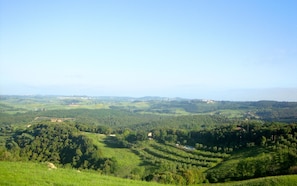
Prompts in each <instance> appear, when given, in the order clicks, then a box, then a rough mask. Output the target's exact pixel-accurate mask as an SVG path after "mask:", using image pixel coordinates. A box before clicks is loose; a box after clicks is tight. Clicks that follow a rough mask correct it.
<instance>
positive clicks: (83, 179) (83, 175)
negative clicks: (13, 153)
mask: <svg viewBox="0 0 297 186" xmlns="http://www.w3.org/2000/svg"><path fill="white" fill-rule="evenodd" d="M0 173H1V174H0V185H36V186H37V185H38V186H43V185H45V186H46V185H68V186H70V185H71V186H75V185H78V186H82V185H88V186H92V185H98V186H99V185H104V186H133V185H135V186H136V185H137V186H138V185H144V186H146V185H147V186H156V185H162V184H157V183H153V182H151V183H149V182H142V181H135V180H129V179H121V178H117V177H112V176H104V175H100V174H99V173H96V172H94V171H86V172H84V171H78V170H75V169H64V168H57V169H49V168H48V166H47V164H46V163H32V162H3V161H0Z"/></svg>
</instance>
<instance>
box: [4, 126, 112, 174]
mask: <svg viewBox="0 0 297 186" xmlns="http://www.w3.org/2000/svg"><path fill="white" fill-rule="evenodd" d="M11 143H12V144H14V145H10V144H11ZM7 148H8V150H10V152H11V153H14V154H16V155H19V156H21V157H23V158H26V159H28V160H35V161H41V162H45V161H50V162H54V163H60V164H63V165H67V164H69V165H71V166H73V167H75V168H83V169H95V170H100V171H102V172H103V173H106V174H110V173H114V172H115V170H116V168H117V162H116V160H115V159H112V158H111V159H110V158H102V152H101V150H100V149H98V147H97V146H95V145H94V144H93V143H92V140H90V139H89V138H87V137H86V136H83V135H81V134H79V133H78V131H77V129H76V128H74V127H71V126H69V125H66V124H63V123H59V124H53V123H50V124H38V125H34V126H31V127H30V128H27V129H26V130H24V131H20V132H18V133H16V134H15V135H14V136H13V138H12V139H10V140H8V141H7ZM15 149H18V151H16V150H15ZM18 153H19V154H18Z"/></svg>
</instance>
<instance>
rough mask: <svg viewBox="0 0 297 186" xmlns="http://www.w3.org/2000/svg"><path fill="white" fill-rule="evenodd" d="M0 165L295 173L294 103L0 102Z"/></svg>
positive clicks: (131, 174)
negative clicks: (7, 163) (25, 163)
mask: <svg viewBox="0 0 297 186" xmlns="http://www.w3.org/2000/svg"><path fill="white" fill-rule="evenodd" d="M0 98H1V99H0V161H2V162H37V163H42V162H51V163H53V164H55V165H56V166H57V167H58V168H66V169H67V168H69V169H76V170H79V171H92V172H96V173H98V174H100V175H109V176H114V177H121V178H125V179H131V180H141V181H146V182H157V183H163V184H174V185H193V184H200V183H223V182H227V183H228V182H230V181H241V180H248V179H253V178H260V177H267V176H279V175H296V174H297V148H296V147H297V103H296V102H276V101H258V102H231V101H214V100H190V99H183V98H161V97H143V98H130V97H87V96H68V97H66V96H0Z"/></svg>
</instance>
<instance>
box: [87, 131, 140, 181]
mask: <svg viewBox="0 0 297 186" xmlns="http://www.w3.org/2000/svg"><path fill="white" fill-rule="evenodd" d="M84 134H85V135H86V136H88V137H89V138H91V139H92V140H93V142H94V144H95V145H97V146H98V147H99V148H100V149H101V150H102V152H103V156H104V157H107V158H112V157H115V158H116V160H117V162H118V164H119V169H118V170H117V175H118V176H120V177H126V176H128V175H129V174H130V173H131V171H133V170H135V169H136V168H139V167H140V164H141V160H140V158H139V157H138V156H137V155H135V154H134V153H133V152H131V150H130V149H127V148H118V147H113V146H108V145H107V144H110V143H112V142H109V143H108V140H112V138H113V137H108V136H106V135H104V134H95V133H84ZM109 138H111V139H109Z"/></svg>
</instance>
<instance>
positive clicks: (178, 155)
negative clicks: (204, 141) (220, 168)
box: [133, 140, 229, 169]
mask: <svg viewBox="0 0 297 186" xmlns="http://www.w3.org/2000/svg"><path fill="white" fill-rule="evenodd" d="M133 151H134V152H135V153H136V154H137V155H139V156H140V157H141V158H142V159H143V160H144V161H146V162H149V163H152V164H158V165H162V164H167V165H172V166H176V167H183V168H204V169H205V168H210V167H214V166H216V165H217V164H218V163H220V162H221V161H223V159H224V158H227V157H229V154H226V153H220V152H217V153H214V152H209V151H203V150H196V149H187V148H186V147H184V146H181V145H178V144H170V143H165V144H161V143H158V142H155V141H153V140H151V141H148V142H146V143H143V144H142V146H141V147H137V148H134V149H133Z"/></svg>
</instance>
